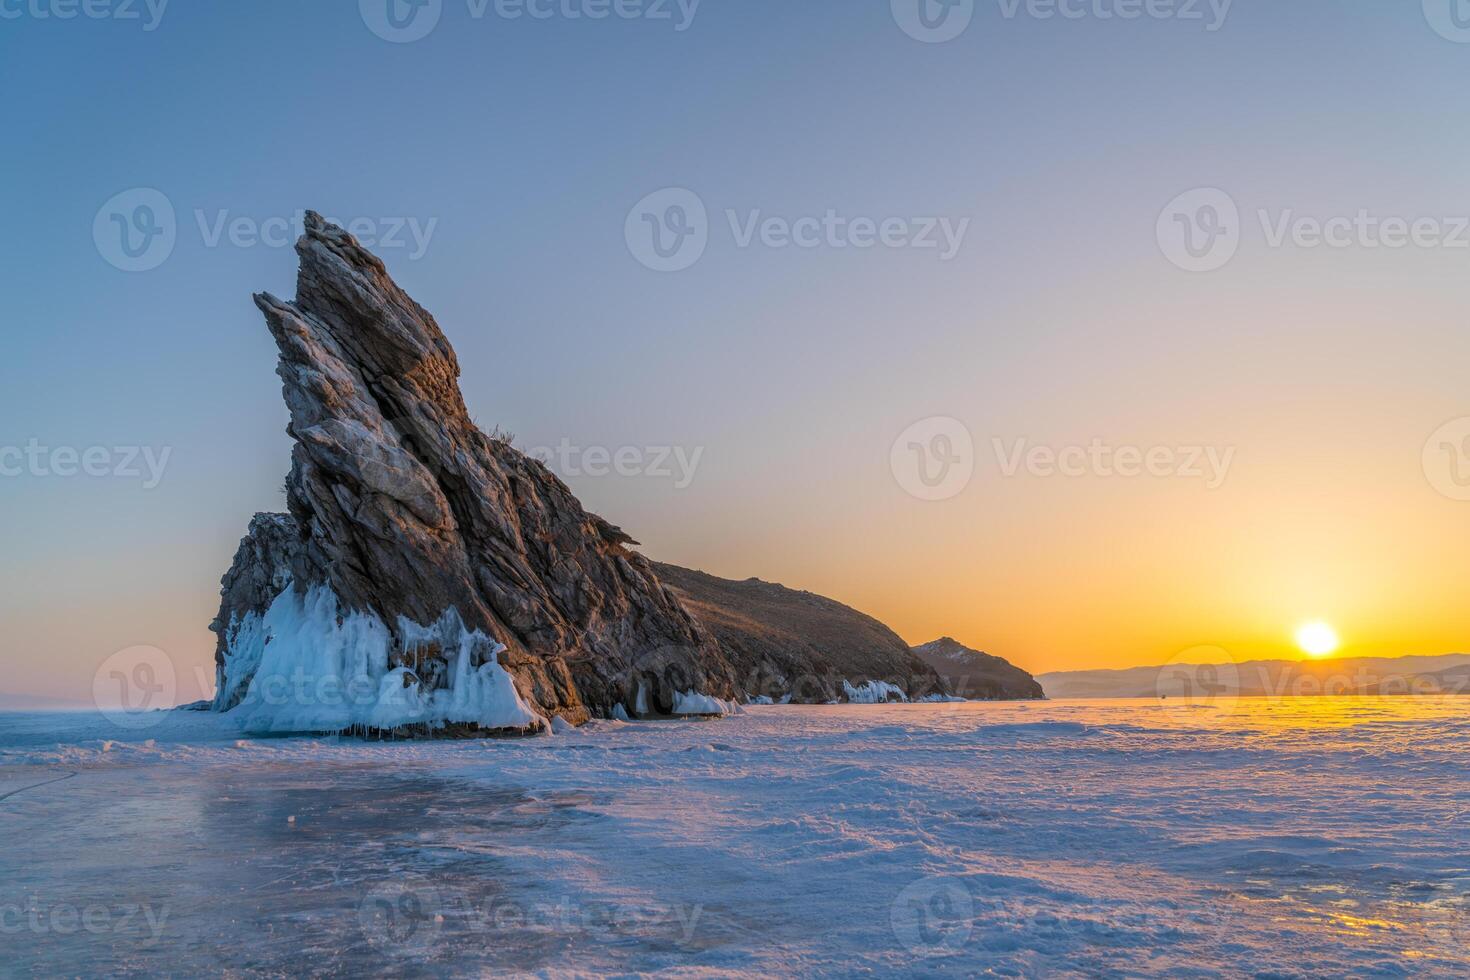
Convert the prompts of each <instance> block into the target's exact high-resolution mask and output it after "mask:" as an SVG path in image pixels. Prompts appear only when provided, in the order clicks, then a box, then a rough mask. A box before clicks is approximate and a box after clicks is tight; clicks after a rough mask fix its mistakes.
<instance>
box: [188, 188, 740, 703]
mask: <svg viewBox="0 0 1470 980" xmlns="http://www.w3.org/2000/svg"><path fill="white" fill-rule="evenodd" d="M296 252H297V255H298V256H299V259H300V269H299V273H298V276H297V287H296V298H295V299H294V300H292V301H285V300H281V299H279V298H277V297H275V296H272V295H270V294H269V293H261V294H258V295H257V296H256V297H255V302H256V305H257V306H258V307H259V308H260V310H261V311H262V312H263V313H264V315H265V319H266V324H267V326H268V327H269V329H270V331H271V334H272V336H273V337H274V338H275V340H276V344H277V347H278V348H279V352H280V359H279V363H278V365H277V368H276V372H277V374H278V375H279V376H280V378H281V382H282V389H283V394H284V397H285V400H286V404H287V407H288V408H289V410H290V424H289V426H288V428H287V431H288V433H289V434H290V435H291V437H292V439H293V440H294V443H295V444H294V447H293V450H292V457H291V470H290V475H289V476H288V477H287V480H286V496H287V506H288V509H289V511H290V514H289V517H287V516H285V515H272V516H261V517H257V519H256V521H255V522H253V523H252V528H251V535H250V536H249V537H247V539H246V541H245V542H244V543H242V545H241V549H240V552H239V554H237V556H236V562H235V566H234V567H233V568H232V569H231V570H230V572H229V574H227V575H226V577H225V580H224V586H225V588H224V602H223V604H222V607H221V610H220V616H219V618H218V619H217V620H216V623H215V628H216V632H217V633H218V634H219V647H218V653H217V660H218V661H219V664H220V668H221V675H222V676H223V674H224V673H225V668H226V665H227V661H228V660H229V659H230V657H231V652H232V651H231V642H232V639H233V638H234V637H235V634H236V632H237V631H238V629H239V628H240V625H241V624H242V623H244V622H245V621H246V620H247V619H248V618H249V617H250V616H251V615H254V616H256V617H257V619H259V618H262V617H264V616H265V615H266V613H267V611H268V609H267V608H266V607H265V606H263V605H262V602H263V598H264V596H265V593H266V592H268V591H269V588H268V587H267V586H266V585H265V584H263V583H269V584H270V585H271V586H274V585H275V584H279V582H280V581H281V580H282V579H283V578H289V580H290V582H291V588H292V589H293V590H294V592H295V593H296V595H297V597H298V599H299V598H301V597H303V596H307V595H308V594H310V593H312V592H313V590H326V593H329V594H330V596H331V597H332V598H333V599H334V600H335V602H337V603H340V606H341V609H342V611H343V614H344V616H346V615H352V614H363V615H366V616H368V617H370V618H371V620H372V621H375V622H380V623H382V624H384V626H385V628H386V629H387V630H388V631H389V633H391V634H392V635H391V642H390V643H389V647H388V648H389V665H390V666H393V667H394V668H395V669H397V668H398V667H401V666H402V665H403V663H405V662H407V661H408V660H410V659H411V660H412V661H413V671H414V672H413V678H414V681H413V683H415V684H417V685H419V686H421V687H422V688H423V691H424V693H431V692H433V691H435V690H441V691H442V690H444V689H445V685H452V684H453V683H454V677H455V676H456V675H455V673H454V670H455V668H454V665H453V663H452V662H451V661H452V659H453V657H452V655H451V653H450V652H448V651H428V652H427V653H426V651H425V650H424V649H423V647H422V644H414V643H411V642H410V639H409V636H408V634H410V633H413V632H414V631H413V629H412V628H411V626H412V624H424V625H427V624H433V623H436V622H440V621H441V620H442V618H443V617H444V616H445V615H446V614H448V613H451V612H452V613H453V615H454V616H455V617H457V620H456V621H457V622H459V623H461V624H462V626H463V628H464V630H466V631H467V632H469V633H475V634H483V635H484V636H485V637H487V638H488V639H489V640H491V641H493V644H491V645H492V646H495V645H503V647H504V650H502V651H499V652H498V654H497V656H498V659H499V662H500V664H501V665H502V666H503V667H504V668H505V669H506V670H508V671H509V672H510V674H511V675H512V677H513V678H514V680H515V685H516V688H517V690H518V692H519V693H520V695H521V696H522V697H523V698H524V699H525V700H526V702H527V703H528V704H529V705H531V706H532V707H533V708H534V709H535V710H537V711H540V712H541V713H543V714H545V715H547V716H549V715H551V714H557V715H560V716H562V717H564V718H566V719H567V720H569V721H572V722H574V723H577V722H580V721H582V720H585V719H586V718H587V717H588V716H589V715H591V714H611V713H613V711H614V708H615V706H617V705H622V706H624V708H625V710H629V711H631V710H632V709H633V708H634V706H635V705H636V704H637V703H638V701H639V692H640V690H641V691H642V692H643V701H644V702H645V704H646V705H648V707H649V710H652V711H664V712H667V711H672V710H673V709H674V706H675V704H676V702H677V700H678V696H679V695H680V694H681V693H685V692H696V693H698V694H701V695H706V696H712V697H715V698H733V697H734V695H735V685H734V682H733V678H732V675H731V669H730V666H729V664H728V663H727V662H726V660H725V659H724V657H723V656H722V654H721V652H720V649H719V647H718V645H717V644H716V643H715V641H714V640H713V639H712V638H711V637H710V635H709V634H708V633H707V632H706V631H705V630H704V629H703V628H702V627H701V626H700V625H699V624H698V623H697V622H696V621H695V620H694V619H693V618H692V617H691V616H690V615H689V613H688V612H687V611H686V610H685V609H684V607H683V606H682V605H681V604H680V603H679V601H678V600H677V599H676V598H675V597H674V596H673V594H671V593H670V592H669V591H668V590H667V589H665V588H664V587H663V585H662V584H660V582H659V581H658V579H657V577H656V576H655V575H654V573H653V571H652V569H651V568H650V566H649V564H648V562H647V561H646V560H645V559H644V558H642V556H640V555H638V554H636V553H635V552H633V551H630V550H628V547H627V546H628V545H629V544H631V543H632V539H631V538H629V537H628V535H626V534H624V533H623V532H622V531H621V530H620V529H618V528H616V527H614V526H613V525H611V524H609V523H608V522H606V521H604V520H602V519H601V518H599V517H597V516H596V515H593V514H589V513H588V512H587V511H586V510H584V509H583V508H582V506H581V504H580V503H579V502H578V501H577V499H576V498H575V497H574V496H573V495H572V493H571V491H570V490H569V489H568V488H567V487H566V485H565V484H563V483H562V481H561V480H559V479H558V478H557V477H556V476H555V475H553V474H552V473H551V472H550V470H548V469H547V468H546V467H545V466H543V465H542V464H540V463H539V462H537V461H535V460H533V459H531V458H529V457H527V456H525V455H524V454H522V453H520V452H518V451H517V450H515V449H514V448H513V447H511V446H510V445H509V444H508V443H507V442H505V441H504V440H500V439H492V438H490V437H489V436H487V435H486V434H485V433H483V432H481V431H480V430H479V429H478V428H476V426H475V425H474V423H473V422H472V420H471V419H470V416H469V413H468V411H467V410H466V408H465V403H464V398H463V396H462V394H461V392H460V389H459V385H458V378H459V373H460V368H459V362H458V360H457V358H456V357H455V353H454V350H453V348H452V347H451V346H450V344H449V341H448V340H447V339H446V337H445V335H444V333H443V331H441V330H440V328H439V325H438V324H437V323H436V322H435V320H434V318H433V317H432V316H431V315H430V314H429V313H428V312H427V311H426V310H424V309H423V307H421V306H419V304H418V303H416V302H415V301H414V300H413V299H412V298H411V297H409V296H408V295H407V294H406V293H404V292H403V290H402V289H400V288H399V287H398V285H397V284H396V283H395V282H394V281H393V280H392V278H391V277H390V276H389V275H388V272H387V270H386V268H385V267H384V265H383V263H382V262H381V261H380V260H379V259H378V258H377V257H376V256H374V255H372V254H371V253H370V252H368V251H367V250H366V249H364V248H363V247H362V246H361V245H359V244H358V243H357V241H356V240H355V239H354V238H353V237H352V236H351V235H349V234H348V233H347V232H345V231H343V230H342V229H340V228H338V227H336V226H334V225H331V224H329V223H327V222H326V221H324V220H323V219H322V217H321V216H320V215H319V214H317V213H316V212H313V211H309V212H307V215H306V222H305V233H304V234H303V235H302V237H301V238H300V240H299V241H298V242H297V244H296ZM405 624H408V625H405ZM487 648H488V647H487V645H486V644H478V645H476V647H475V649H476V650H478V651H481V652H479V653H477V654H476V655H475V656H476V657H477V658H483V657H485V656H486V654H485V653H484V652H483V651H484V650H485V649H487ZM436 656H437V658H438V660H439V661H442V662H440V663H437V664H436V663H435V658H436ZM472 666H473V667H475V668H476V669H478V668H480V667H481V666H483V665H482V664H473V665H472ZM237 674H238V671H237ZM237 679H238V678H237ZM406 683H407V682H406ZM248 684H249V682H248V680H247V681H246V686H247V687H248Z"/></svg>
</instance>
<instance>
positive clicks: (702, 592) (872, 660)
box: [654, 564, 948, 704]
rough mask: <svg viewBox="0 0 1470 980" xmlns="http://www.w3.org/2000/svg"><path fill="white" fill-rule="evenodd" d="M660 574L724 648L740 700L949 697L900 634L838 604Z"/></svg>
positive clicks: (668, 569) (767, 587) (685, 574)
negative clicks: (747, 697)
mask: <svg viewBox="0 0 1470 980" xmlns="http://www.w3.org/2000/svg"><path fill="white" fill-rule="evenodd" d="M654 570H655V571H656V572H657V573H658V576H659V578H660V579H661V580H662V581H664V582H665V583H667V584H668V585H669V586H670V587H671V588H672V589H673V590H674V591H675V592H676V593H677V594H678V595H679V597H680V598H681V599H683V600H684V604H685V605H686V606H688V607H689V609H690V611H691V612H693V613H694V615H695V616H696V617H697V618H698V619H699V621H700V622H701V623H703V624H704V625H705V626H706V627H707V628H708V629H709V631H710V632H711V633H713V634H714V635H715V637H716V639H718V640H719V642H720V647H721V648H722V649H723V650H724V651H725V656H726V657H727V659H729V661H730V663H731V664H732V665H733V666H734V668H735V672H736V676H737V677H738V678H739V679H740V685H741V690H742V693H746V694H749V695H751V696H755V697H769V698H771V699H773V700H778V701H779V700H783V699H784V698H786V697H788V696H789V697H790V698H791V700H793V701H796V702H814V703H818V704H822V703H826V702H828V701H851V700H878V701H886V700H890V699H893V700H897V699H899V698H900V697H902V698H907V699H909V700H918V699H920V698H924V697H929V696H932V695H936V694H944V693H947V690H948V689H947V688H946V687H945V685H944V683H943V681H942V680H941V679H940V677H939V676H938V674H936V673H935V671H934V670H933V668H931V667H930V666H929V665H928V664H925V663H924V662H922V661H921V660H919V659H918V658H917V657H915V656H914V654H913V653H912V652H911V651H910V650H909V647H908V644H906V643H905V642H904V641H903V640H902V639H901V638H900V637H899V636H898V634H896V633H894V632H893V631H892V630H891V629H889V628H888V627H887V626H884V625H883V624H882V623H880V622H878V620H876V619H874V618H872V617H871V616H865V615H864V614H862V613H860V612H858V611H857V610H855V609H851V608H849V607H847V606H844V605H843V604H842V603H840V602H836V601H834V600H832V599H827V598H824V597H822V596H819V595H815V594H813V593H811V592H800V591H797V590H795V589H788V588H786V587H784V586H781V585H776V584H773V583H771V582H762V581H760V580H759V579H747V580H745V581H743V582H737V581H732V580H730V579H723V578H716V577H715V576H713V575H707V574H705V573H704V572H695V571H690V570H689V569H687V568H679V567H678V566H676V565H663V564H655V565H654Z"/></svg>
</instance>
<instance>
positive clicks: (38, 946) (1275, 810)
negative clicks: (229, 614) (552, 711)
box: [0, 698, 1470, 977]
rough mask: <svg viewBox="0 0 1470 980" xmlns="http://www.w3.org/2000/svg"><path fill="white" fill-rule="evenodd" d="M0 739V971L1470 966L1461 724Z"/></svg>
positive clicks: (1244, 970) (1340, 705)
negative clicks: (462, 738) (403, 738)
mask: <svg viewBox="0 0 1470 980" xmlns="http://www.w3.org/2000/svg"><path fill="white" fill-rule="evenodd" d="M149 720H150V721H155V722H156V723H155V724H152V725H151V726H150V727H147V728H144V729H138V730H129V729H122V728H117V727H115V726H113V725H111V724H110V723H109V722H107V721H106V720H105V719H102V718H101V717H99V716H95V715H83V714H44V715H42V714H8V715H7V714H0V833H3V835H4V841H5V847H4V849H3V851H0V957H3V959H0V963H3V966H0V973H5V974H11V973H19V974H20V975H32V974H35V975H48V976H49V975H57V974H66V975H93V974H98V973H110V974H124V975H126V974H139V975H142V974H150V975H156V974H167V975H200V974H208V973H216V972H219V971H223V970H232V971H234V972H235V973H237V974H239V973H256V972H259V973H274V974H280V973H314V974H319V975H339V974H340V975H353V976H359V975H395V976H397V975H410V976H415V975H418V976H438V975H444V974H446V973H454V974H485V973H490V972H495V973H497V974H516V973H532V974H541V975H553V976H560V975H567V974H587V975H593V974H599V975H600V974H606V973H615V974H616V973H635V972H650V971H666V972H667V973H670V974H675V975H679V976H709V975H726V974H731V973H741V972H750V973H763V974H771V973H784V974H799V975H820V976H849V975H852V974H853V973H854V972H862V971H875V972H878V973H903V974H907V975H920V976H928V975H955V976H971V975H974V974H977V973H983V972H985V971H991V972H993V973H996V974H999V975H1005V976H1040V975H1045V974H1058V973H1060V974H1063V975H1066V974H1071V975H1087V976H1120V977H1121V976H1146V975H1158V976H1165V975H1167V976H1217V975H1224V976H1237V975H1242V974H1245V975H1254V976H1322V975H1353V976H1374V975H1379V976H1400V975H1425V974H1446V975H1449V974H1459V975H1464V973H1465V971H1467V970H1470V824H1467V821H1470V700H1463V699H1454V698H1444V699H1409V698H1398V699H1393V698H1384V699H1373V698H1363V699H1355V698H1344V699H1309V698H1302V699H1295V700H1290V699H1288V700H1264V699H1263V700H1242V701H1239V702H1236V703H1234V704H1226V705H1201V706H1192V705H1187V704H1182V703H1181V704H1170V703H1168V702H1126V701H1106V702H1078V701H1074V702H1066V701H1059V702H1049V703H1028V704H947V705H922V706H919V705H913V706H910V705H895V706H840V707H765V708H748V709H746V713H745V714H743V715H740V716H737V717H733V718H727V719H722V720H719V721H708V722H647V723H634V724H619V723H598V724H595V725H593V726H589V727H588V728H586V729H583V730H582V731H579V732H576V733H572V734H561V735H555V736H549V737H544V738H537V739H530V740H523V741H477V742H438V743H436V742H416V743H378V742H363V741H356V740H350V739H270V740H244V739H241V738H240V736H239V735H238V733H237V732H235V731H234V730H233V729H232V728H231V726H230V724H229V723H228V721H227V719H224V718H220V717H217V716H212V715H200V714H187V713H160V714H158V715H156V716H150V718H149Z"/></svg>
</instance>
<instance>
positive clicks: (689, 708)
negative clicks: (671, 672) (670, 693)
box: [674, 691, 740, 716]
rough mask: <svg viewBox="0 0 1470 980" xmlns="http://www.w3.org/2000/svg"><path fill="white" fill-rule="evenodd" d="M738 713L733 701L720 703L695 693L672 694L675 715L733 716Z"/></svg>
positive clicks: (738, 710) (707, 696)
mask: <svg viewBox="0 0 1470 980" xmlns="http://www.w3.org/2000/svg"><path fill="white" fill-rule="evenodd" d="M739 712H740V707H739V705H737V704H736V703H735V702H734V701H722V700H720V699H719V698H712V697H710V696H709V695H707V694H700V693H698V692H696V691H682V692H681V691H675V692H674V714H676V715H722V716H723V715H733V714H738V713H739Z"/></svg>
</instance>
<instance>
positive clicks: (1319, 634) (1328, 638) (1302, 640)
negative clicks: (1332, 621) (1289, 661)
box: [1296, 622, 1338, 657]
mask: <svg viewBox="0 0 1470 980" xmlns="http://www.w3.org/2000/svg"><path fill="white" fill-rule="evenodd" d="M1296 645H1297V646H1299V647H1301V650H1302V652H1303V653H1305V654H1306V655H1307V656H1309V657H1326V656H1328V655H1330V654H1332V653H1334V652H1335V651H1336V650H1337V646H1338V640H1337V631H1336V630H1334V629H1333V628H1332V627H1331V626H1329V625H1327V624H1326V623H1321V622H1318V623H1307V624H1306V625H1305V626H1302V627H1301V628H1300V629H1298V630H1297V631H1296Z"/></svg>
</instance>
